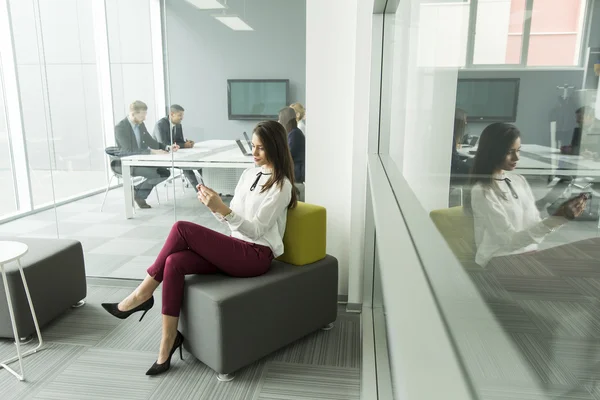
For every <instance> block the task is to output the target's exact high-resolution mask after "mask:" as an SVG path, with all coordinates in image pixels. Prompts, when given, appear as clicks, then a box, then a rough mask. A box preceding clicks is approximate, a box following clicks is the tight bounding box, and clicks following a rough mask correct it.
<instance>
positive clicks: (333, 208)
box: [306, 0, 368, 293]
mask: <svg viewBox="0 0 600 400" xmlns="http://www.w3.org/2000/svg"><path fill="white" fill-rule="evenodd" d="M356 13H357V0H328V1H326V2H324V1H322V0H307V2H306V25H307V27H309V29H307V31H306V104H307V109H308V110H309V111H308V113H307V115H309V118H308V123H309V124H310V132H311V133H310V134H309V136H308V137H307V139H306V201H307V202H309V203H314V204H319V205H322V206H324V207H326V208H327V252H328V253H329V254H331V255H333V256H335V257H336V258H337V259H338V261H339V266H340V288H339V293H348V269H349V264H350V256H349V252H350V242H351V215H352V213H351V205H352V195H353V191H352V183H353V180H352V173H353V137H352V136H353V132H354V106H355V104H354V95H355V78H356V76H355V69H356V59H355V54H356V33H357V15H356ZM333 26H335V29H332V27H333ZM366 79H367V80H368V76H367V77H366ZM332 116H335V117H332ZM365 152H366V147H365Z"/></svg>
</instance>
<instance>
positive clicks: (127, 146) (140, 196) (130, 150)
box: [115, 100, 178, 208]
mask: <svg viewBox="0 0 600 400" xmlns="http://www.w3.org/2000/svg"><path fill="white" fill-rule="evenodd" d="M147 113H148V106H147V105H146V104H145V103H144V102H142V101H139V100H136V101H134V102H133V103H131V105H130V106H129V115H128V116H127V117H125V119H123V120H122V121H121V122H119V123H118V124H117V126H115V141H116V142H117V147H119V149H121V153H120V155H121V156H129V155H134V154H165V153H167V152H168V151H170V150H171V146H165V145H163V144H162V143H159V142H157V141H156V140H154V139H153V138H152V136H151V135H150V133H148V130H147V129H146V125H144V120H145V119H146V114H147ZM177 149H178V147H177V146H173V148H172V150H173V151H177ZM170 174H171V173H170V172H169V170H168V169H166V168H156V167H133V168H132V169H131V175H133V176H143V177H144V178H146V180H145V181H144V182H142V183H140V184H139V185H137V186H135V187H134V200H135V202H136V204H137V205H138V206H139V207H140V208H150V205H149V204H148V203H146V199H147V198H148V195H150V192H152V189H153V188H154V186H156V185H158V184H159V183H161V182H162V181H164V180H165V179H167V178H168V177H169V175H170Z"/></svg>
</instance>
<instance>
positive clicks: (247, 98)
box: [227, 79, 290, 120]
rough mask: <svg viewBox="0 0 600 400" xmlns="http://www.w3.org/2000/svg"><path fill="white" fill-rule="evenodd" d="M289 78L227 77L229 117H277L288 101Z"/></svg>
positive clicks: (255, 118) (254, 118) (257, 118)
mask: <svg viewBox="0 0 600 400" xmlns="http://www.w3.org/2000/svg"><path fill="white" fill-rule="evenodd" d="M289 86H290V81H289V79H228V80H227V108H228V110H229V119H233V120H236V119H237V120H262V119H277V118H278V116H279V110H281V109H282V108H284V107H287V106H288V105H289V104H290V102H289Z"/></svg>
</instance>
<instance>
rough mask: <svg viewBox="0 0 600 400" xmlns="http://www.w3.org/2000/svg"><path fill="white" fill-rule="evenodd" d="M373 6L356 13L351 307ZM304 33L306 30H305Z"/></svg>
mask: <svg viewBox="0 0 600 400" xmlns="http://www.w3.org/2000/svg"><path fill="white" fill-rule="evenodd" d="M373 3H374V2H373V0H360V1H359V2H358V4H357V6H358V7H357V10H356V12H357V17H356V57H355V59H356V65H355V78H354V139H353V141H354V144H353V148H352V190H351V193H352V195H351V197H350V259H349V260H348V303H351V304H360V303H362V298H363V296H362V287H363V270H364V265H365V249H364V243H365V215H366V214H365V208H366V193H367V191H366V187H367V148H368V140H369V122H370V119H369V117H370V115H369V109H370V104H369V103H370V101H371V95H370V93H371V87H370V86H371V85H370V84H371V82H370V78H371V61H372V59H371V44H372V22H373ZM307 29H309V28H308V27H307ZM377 59H380V57H377Z"/></svg>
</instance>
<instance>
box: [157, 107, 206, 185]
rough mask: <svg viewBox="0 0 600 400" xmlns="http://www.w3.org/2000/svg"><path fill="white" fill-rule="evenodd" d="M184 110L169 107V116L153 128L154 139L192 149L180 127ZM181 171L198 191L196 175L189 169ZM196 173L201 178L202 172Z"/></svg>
mask: <svg viewBox="0 0 600 400" xmlns="http://www.w3.org/2000/svg"><path fill="white" fill-rule="evenodd" d="M184 111H185V110H184V109H183V107H181V106H180V105H179V104H173V105H171V107H170V109H169V116H168V117H164V118H161V119H159V120H158V121H157V122H156V125H155V126H154V138H155V139H156V140H157V141H159V142H160V143H162V144H163V145H167V144H170V143H173V144H176V145H177V146H179V147H183V148H185V149H189V148H192V147H194V141H193V140H186V139H184V138H183V127H182V126H181V121H183V114H184ZM182 169H183V174H184V175H185V177H186V178H187V180H188V181H189V182H190V184H191V185H192V186H193V187H194V189H195V190H196V191H198V179H196V174H194V171H192V170H191V169H186V168H182ZM198 173H199V174H200V176H202V170H201V169H199V170H198Z"/></svg>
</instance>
